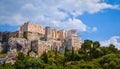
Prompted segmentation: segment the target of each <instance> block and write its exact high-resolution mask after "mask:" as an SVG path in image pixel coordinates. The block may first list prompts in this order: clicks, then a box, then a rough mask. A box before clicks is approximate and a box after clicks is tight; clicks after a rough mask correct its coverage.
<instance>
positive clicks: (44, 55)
mask: <svg viewBox="0 0 120 69" xmlns="http://www.w3.org/2000/svg"><path fill="white" fill-rule="evenodd" d="M42 56H43V58H42V60H43V61H44V62H45V63H48V56H47V53H46V51H44V53H43V55H42Z"/></svg>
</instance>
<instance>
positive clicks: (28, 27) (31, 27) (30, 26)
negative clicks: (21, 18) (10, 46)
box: [20, 22, 45, 34]
mask: <svg viewBox="0 0 120 69" xmlns="http://www.w3.org/2000/svg"><path fill="white" fill-rule="evenodd" d="M20 31H23V32H27V31H29V32H37V33H40V34H45V29H44V27H43V26H42V25H39V24H34V23H30V22H27V23H24V24H23V25H21V27H20Z"/></svg>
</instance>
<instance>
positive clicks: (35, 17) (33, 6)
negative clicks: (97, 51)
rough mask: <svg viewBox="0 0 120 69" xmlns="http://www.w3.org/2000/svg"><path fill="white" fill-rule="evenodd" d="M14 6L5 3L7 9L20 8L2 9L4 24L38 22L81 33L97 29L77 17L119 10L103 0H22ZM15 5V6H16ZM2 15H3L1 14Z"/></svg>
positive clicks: (0, 20)
mask: <svg viewBox="0 0 120 69" xmlns="http://www.w3.org/2000/svg"><path fill="white" fill-rule="evenodd" d="M12 3H13V4H9V5H10V6H8V4H7V3H5V4H4V5H2V6H4V7H6V5H7V7H6V8H7V9H8V8H11V5H12V6H19V8H14V9H13V11H16V10H17V11H16V12H14V13H13V12H10V11H7V10H6V8H0V10H3V11H5V12H4V14H10V15H4V17H1V16H0V17H1V18H0V22H2V24H11V25H14V23H15V25H17V24H18V25H20V24H22V23H24V22H26V21H31V22H36V23H40V24H43V25H45V26H52V27H54V28H63V29H77V30H79V31H87V30H89V29H88V28H91V29H90V30H91V31H93V32H94V31H97V28H96V27H89V26H87V25H86V24H85V23H84V21H81V20H80V19H77V18H76V17H77V16H80V15H83V14H84V13H85V12H87V13H89V14H93V13H96V12H100V11H101V10H103V9H119V6H118V5H111V4H107V3H105V2H102V0H57V1H56V0H51V1H49V0H28V1H25V2H24V0H21V1H19V2H16V0H15V1H14V0H13V2H12ZM14 3H15V4H14ZM0 14H1V13H0Z"/></svg>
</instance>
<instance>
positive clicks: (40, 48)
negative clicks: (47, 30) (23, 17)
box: [31, 40, 62, 57]
mask: <svg viewBox="0 0 120 69" xmlns="http://www.w3.org/2000/svg"><path fill="white" fill-rule="evenodd" d="M31 45H32V48H31V49H32V50H33V51H34V52H36V53H37V55H38V56H39V57H40V56H41V55H42V54H43V52H44V51H46V52H48V51H50V50H56V48H57V51H60V48H61V46H62V43H61V41H56V40H53V41H41V40H35V41H32V44H31Z"/></svg>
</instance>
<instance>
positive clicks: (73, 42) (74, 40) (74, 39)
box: [67, 30, 82, 50]
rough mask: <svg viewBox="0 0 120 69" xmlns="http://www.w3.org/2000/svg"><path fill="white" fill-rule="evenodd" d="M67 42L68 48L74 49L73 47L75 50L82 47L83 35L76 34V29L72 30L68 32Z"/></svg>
mask: <svg viewBox="0 0 120 69" xmlns="http://www.w3.org/2000/svg"><path fill="white" fill-rule="evenodd" d="M67 42H68V44H67V48H68V49H69V50H72V47H73V48H74V50H79V49H80V48H81V44H82V42H81V37H80V36H77V35H76V30H70V31H69V32H68V37H67Z"/></svg>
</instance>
